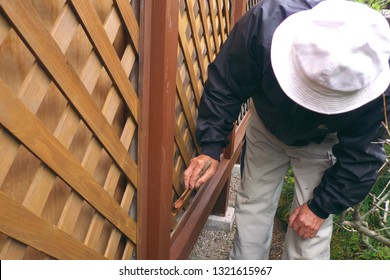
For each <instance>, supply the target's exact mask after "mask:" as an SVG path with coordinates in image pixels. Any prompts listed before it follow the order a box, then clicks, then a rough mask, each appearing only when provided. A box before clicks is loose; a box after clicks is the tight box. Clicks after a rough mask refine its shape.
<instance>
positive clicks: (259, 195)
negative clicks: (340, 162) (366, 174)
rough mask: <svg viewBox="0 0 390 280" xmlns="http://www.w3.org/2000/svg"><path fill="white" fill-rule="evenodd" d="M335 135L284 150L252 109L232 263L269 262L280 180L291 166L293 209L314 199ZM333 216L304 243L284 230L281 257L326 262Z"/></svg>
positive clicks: (328, 161)
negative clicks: (292, 174)
mask: <svg viewBox="0 0 390 280" xmlns="http://www.w3.org/2000/svg"><path fill="white" fill-rule="evenodd" d="M335 143H337V137H336V135H334V134H332V135H329V136H328V137H327V138H326V139H325V140H324V141H323V142H322V143H321V144H315V143H311V144H309V145H307V146H303V147H296V146H294V147H292V146H287V145H285V144H283V143H282V142H280V141H279V140H278V139H277V138H276V137H275V136H273V135H272V134H271V133H270V132H269V131H268V130H267V129H266V128H265V127H264V125H263V123H262V121H261V120H260V118H259V117H258V115H257V114H256V112H255V110H254V109H253V108H252V116H251V120H250V122H249V124H248V127H247V131H246V153H245V159H244V160H245V164H244V170H243V174H242V180H241V186H240V188H239V190H238V193H237V202H236V223H237V231H236V236H235V239H234V245H233V250H232V252H231V253H230V258H231V259H268V255H269V250H270V245H271V241H272V229H273V220H274V216H275V212H276V208H277V205H278V200H279V196H280V193H281V188H282V183H283V178H284V176H285V175H286V172H287V170H288V168H289V167H290V166H291V168H292V170H293V172H294V176H295V186H294V187H295V194H294V199H293V205H292V210H293V209H295V208H296V207H298V206H300V205H302V204H304V203H305V202H307V201H308V200H309V199H310V198H312V196H313V189H314V188H315V187H316V186H317V185H318V184H319V183H320V181H321V177H322V175H323V174H324V171H325V170H326V169H328V168H329V167H330V166H331V165H332V164H333V156H332V154H331V148H332V146H333V145H334V144H335ZM331 236H332V216H330V217H329V218H328V219H327V220H326V221H325V222H324V224H323V225H322V226H321V228H320V230H319V232H318V234H317V236H315V237H314V238H310V239H302V238H300V237H298V236H297V234H296V232H295V231H294V230H293V229H292V228H288V231H287V234H286V240H285V246H284V249H283V259H329V257H330V250H329V245H330V240H331Z"/></svg>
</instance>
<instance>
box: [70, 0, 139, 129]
mask: <svg viewBox="0 0 390 280" xmlns="http://www.w3.org/2000/svg"><path fill="white" fill-rule="evenodd" d="M70 3H72V5H73V7H74V8H75V10H76V12H77V14H78V16H79V17H80V19H81V22H82V24H83V26H84V28H85V31H86V33H87V34H88V36H89V37H90V39H91V41H92V43H93V44H94V46H95V49H96V52H98V53H99V56H100V57H101V58H102V60H103V62H104V65H105V66H106V68H107V73H108V74H109V75H110V77H111V78H112V79H113V81H114V82H115V84H116V86H117V87H118V90H119V93H120V94H121V95H122V97H123V99H124V100H125V102H126V104H127V106H128V107H129V109H130V114H132V116H133V118H134V120H135V122H136V123H138V120H139V116H138V115H139V112H138V111H139V104H138V96H137V94H136V92H135V91H134V88H133V86H132V85H131V83H130V81H129V79H128V77H127V76H126V73H125V72H124V71H123V69H122V65H121V63H120V60H119V58H118V56H117V55H116V52H115V49H114V47H113V46H112V45H111V43H110V41H109V39H108V37H107V33H106V32H105V31H104V28H103V26H102V24H101V22H100V19H99V16H98V14H97V13H96V11H95V9H94V7H93V5H92V2H91V1H90V0H70Z"/></svg>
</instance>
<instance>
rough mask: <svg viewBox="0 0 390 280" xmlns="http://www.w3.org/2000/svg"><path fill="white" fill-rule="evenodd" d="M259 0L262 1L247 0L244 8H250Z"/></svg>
mask: <svg viewBox="0 0 390 280" xmlns="http://www.w3.org/2000/svg"><path fill="white" fill-rule="evenodd" d="M260 1H262V0H248V2H247V4H246V9H247V10H249V9H251V8H252V7H253V6H254V5H256V4H257V3H260Z"/></svg>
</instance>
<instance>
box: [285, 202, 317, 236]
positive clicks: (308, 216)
mask: <svg viewBox="0 0 390 280" xmlns="http://www.w3.org/2000/svg"><path fill="white" fill-rule="evenodd" d="M324 221H325V219H322V218H320V217H318V216H317V215H316V214H314V213H313V212H312V211H311V210H310V208H309V207H308V206H307V203H305V204H303V205H302V206H300V207H298V208H296V209H295V210H294V212H293V213H292V215H291V216H290V218H289V220H288V225H289V227H291V228H293V229H294V230H295V231H296V232H297V234H298V236H300V237H302V238H303V239H306V238H313V237H314V236H316V234H317V232H318V230H319V229H320V227H321V225H322V224H323V223H324Z"/></svg>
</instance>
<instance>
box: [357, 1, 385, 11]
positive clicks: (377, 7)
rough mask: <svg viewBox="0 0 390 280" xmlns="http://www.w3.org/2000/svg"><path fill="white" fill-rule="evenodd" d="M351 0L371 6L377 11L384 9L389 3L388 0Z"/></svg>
mask: <svg viewBox="0 0 390 280" xmlns="http://www.w3.org/2000/svg"><path fill="white" fill-rule="evenodd" d="M352 1H353V2H358V3H363V4H366V5H368V6H370V7H371V8H373V9H374V10H377V11H378V12H380V11H381V10H383V9H386V8H387V6H388V5H389V3H390V0H352Z"/></svg>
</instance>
